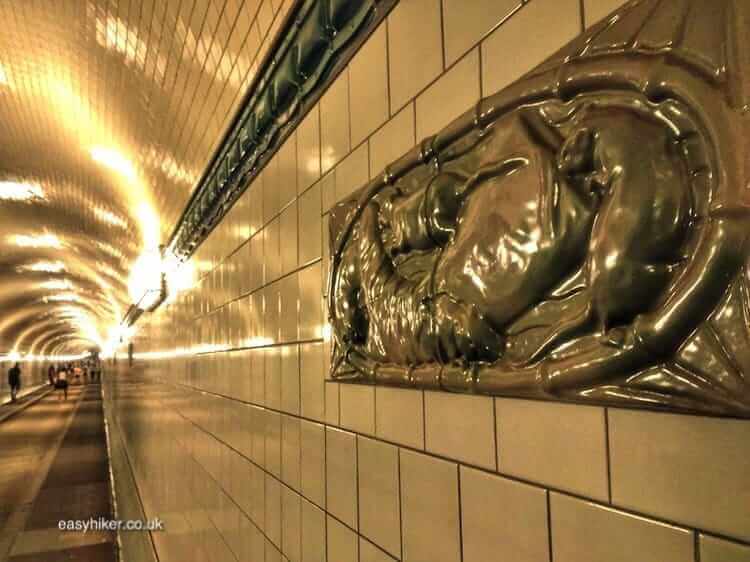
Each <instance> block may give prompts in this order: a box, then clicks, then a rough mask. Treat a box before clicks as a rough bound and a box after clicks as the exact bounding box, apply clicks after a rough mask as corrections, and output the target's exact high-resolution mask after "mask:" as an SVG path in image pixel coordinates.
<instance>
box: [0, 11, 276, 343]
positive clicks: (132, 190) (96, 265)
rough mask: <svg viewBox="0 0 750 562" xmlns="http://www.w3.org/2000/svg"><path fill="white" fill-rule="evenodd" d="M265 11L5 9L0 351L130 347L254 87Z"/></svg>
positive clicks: (0, 61)
mask: <svg viewBox="0 0 750 562" xmlns="http://www.w3.org/2000/svg"><path fill="white" fill-rule="evenodd" d="M259 4H260V3H259V2H258V1H257V0H255V1H254V0H246V1H243V0H226V1H225V0H216V1H213V2H212V1H209V0H196V1H192V0H191V1H181V0H163V1H162V0H160V1H158V2H156V1H143V0H97V1H80V2H79V1H60V0H35V1H34V2H18V1H11V0H0V21H2V22H3V25H2V26H0V132H1V134H2V142H0V355H3V354H6V355H7V354H9V353H13V354H22V355H23V354H26V355H31V356H49V355H60V354H66V355H70V354H78V353H84V352H86V351H89V350H91V349H100V350H102V351H104V352H105V353H106V352H107V351H111V349H112V347H113V346H114V345H115V344H116V343H117V342H119V341H120V336H121V332H122V330H123V327H122V326H121V321H122V319H123V317H124V316H125V314H126V313H127V311H128V309H129V307H130V305H131V303H137V302H139V301H141V302H143V300H142V299H143V297H144V294H145V293H146V292H147V291H148V289H149V288H152V287H153V285H154V283H156V284H157V285H158V277H159V276H160V273H159V272H160V271H164V269H165V266H164V260H163V257H162V256H161V255H160V247H161V245H162V244H164V243H166V242H167V240H168V238H169V236H170V235H171V233H172V230H173V228H174V226H175V223H176V221H177V220H178V218H179V216H180V214H181V212H182V210H183V208H184V207H185V205H186V203H187V201H188V200H189V199H190V196H191V193H192V191H193V190H194V188H195V185H196V183H197V181H198V179H199V177H200V174H201V173H202V172H203V170H204V168H205V167H206V166H207V164H208V162H209V161H210V158H211V155H212V154H213V152H214V151H215V150H216V146H217V143H218V142H219V141H220V139H221V134H222V132H223V131H224V130H225V129H226V128H227V126H228V125H229V123H230V121H231V117H232V115H233V114H234V113H235V111H236V109H237V107H238V106H239V104H240V103H241V101H242V100H241V98H242V93H243V92H244V91H245V89H246V87H247V85H248V84H249V83H250V81H251V80H252V76H253V72H254V68H256V67H257V63H256V62H254V61H255V58H256V57H257V56H258V52H259V47H260V45H261V40H260V38H261V37H262V29H263V26H261V25H260V24H259V20H258V18H259V17H263V14H262V13H261V14H260V16H259V14H258V12H259V10H258V7H259ZM266 4H268V3H266ZM261 12H262V10H261ZM272 16H273V14H271V15H270V16H269V17H272ZM265 29H268V25H266V26H265ZM179 274H180V275H189V274H190V273H189V272H186V271H185V268H183V269H182V270H181V273H179ZM155 275H156V276H157V279H156V281H154V276H155ZM183 281H184V280H183Z"/></svg>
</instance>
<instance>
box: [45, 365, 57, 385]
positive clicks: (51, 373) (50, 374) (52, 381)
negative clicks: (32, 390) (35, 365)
mask: <svg viewBox="0 0 750 562" xmlns="http://www.w3.org/2000/svg"><path fill="white" fill-rule="evenodd" d="M56 374H57V369H56V368H55V366H54V365H50V366H49V369H48V370H47V379H48V380H49V385H50V386H55V375H56Z"/></svg>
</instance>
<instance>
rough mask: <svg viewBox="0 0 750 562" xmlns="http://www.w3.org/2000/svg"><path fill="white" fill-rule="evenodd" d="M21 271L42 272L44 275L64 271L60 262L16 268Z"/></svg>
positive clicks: (63, 265) (42, 262)
mask: <svg viewBox="0 0 750 562" xmlns="http://www.w3.org/2000/svg"><path fill="white" fill-rule="evenodd" d="M18 269H19V270H22V271H42V272H45V273H62V272H63V271H65V264H64V263H63V262H61V261H40V262H37V263H32V264H31V265H24V266H21V267H19V268H18Z"/></svg>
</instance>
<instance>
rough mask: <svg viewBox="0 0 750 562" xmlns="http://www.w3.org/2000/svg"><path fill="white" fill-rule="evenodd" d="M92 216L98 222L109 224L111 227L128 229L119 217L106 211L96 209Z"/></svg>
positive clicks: (126, 224)
mask: <svg viewBox="0 0 750 562" xmlns="http://www.w3.org/2000/svg"><path fill="white" fill-rule="evenodd" d="M94 214H95V215H96V217H97V218H98V219H99V220H100V221H102V222H105V223H107V224H111V225H112V226H119V227H121V228H127V227H128V223H127V222H125V221H124V220H123V219H122V218H121V217H119V216H117V215H116V214H114V213H112V212H110V211H107V210H106V209H100V208H98V207H97V208H96V209H94Z"/></svg>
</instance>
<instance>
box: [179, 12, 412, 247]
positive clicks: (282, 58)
mask: <svg viewBox="0 0 750 562" xmlns="http://www.w3.org/2000/svg"><path fill="white" fill-rule="evenodd" d="M397 1H398V0H298V2H297V3H296V4H295V6H293V7H292V9H291V10H290V12H289V14H288V15H287V17H286V20H285V21H284V23H283V24H282V26H281V28H280V31H279V33H278V36H277V37H276V39H274V42H273V44H272V45H271V48H270V50H269V52H268V54H267V55H266V58H265V61H264V62H263V65H262V68H261V70H260V72H259V73H258V76H257V78H256V79H255V80H254V82H253V84H252V85H251V86H250V88H249V89H248V93H247V97H246V99H245V101H244V103H243V106H242V109H241V110H240V111H239V112H238V114H237V117H235V119H234V122H233V123H232V125H231V127H230V128H229V131H228V132H227V133H226V134H225V136H224V139H223V141H222V143H221V146H220V148H219V149H218V150H217V151H216V154H215V156H214V157H213V159H212V161H211V163H210V164H209V166H208V167H207V169H206V172H205V173H204V174H203V176H202V177H201V179H200V181H199V182H198V185H197V187H196V188H195V190H194V191H193V195H192V196H191V198H190V201H189V202H188V204H187V205H186V207H185V210H184V211H183V213H182V216H181V217H180V219H179V220H178V222H177V225H176V227H175V229H174V231H173V234H172V236H171V238H170V241H169V244H168V248H169V249H170V250H171V252H172V253H174V254H175V255H176V256H177V257H179V258H180V259H183V260H184V259H187V258H188V257H190V255H192V253H193V252H194V251H195V250H196V248H197V247H198V246H199V245H200V244H201V242H203V240H205V239H206V237H207V236H208V235H209V233H210V232H211V230H213V228H214V227H215V226H216V225H217V224H218V223H219V222H220V221H221V219H222V218H223V217H224V215H225V214H226V213H227V212H228V211H229V209H231V207H232V205H233V204H234V202H235V201H236V200H237V199H238V198H239V197H240V196H241V195H242V193H243V192H244V191H245V189H246V188H247V187H248V186H249V185H250V183H251V182H252V180H253V179H254V178H255V177H256V176H257V175H258V174H259V173H260V171H261V170H262V169H263V167H264V166H265V165H266V163H267V162H268V161H269V160H270V159H271V157H273V155H274V154H275V153H276V151H277V150H278V149H279V148H280V147H281V145H282V144H283V143H284V141H285V140H286V138H287V137H288V136H289V135H290V134H291V133H292V132H293V131H294V129H295V128H296V127H297V125H298V124H299V123H300V121H301V120H302V119H303V118H304V117H305V115H306V114H307V112H308V111H309V110H310V108H311V107H312V106H313V105H314V104H315V103H316V102H317V101H318V100H319V99H320V97H321V96H322V94H323V92H325V90H326V89H327V88H328V86H329V85H330V84H331V83H332V82H333V81H334V80H335V78H336V77H337V76H338V74H339V73H340V72H341V71H342V70H343V69H344V68H345V67H346V65H347V64H348V63H349V61H350V60H351V58H352V57H353V55H354V53H356V52H357V51H358V49H359V47H360V46H361V45H362V43H364V41H365V40H366V39H367V38H368V37H369V36H370V34H371V33H372V32H373V31H374V30H375V29H376V28H377V26H378V24H379V23H380V22H381V21H382V20H383V18H384V17H385V16H386V15H387V14H388V12H389V11H390V10H391V9H392V8H393V6H395V4H396V3H397Z"/></svg>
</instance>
